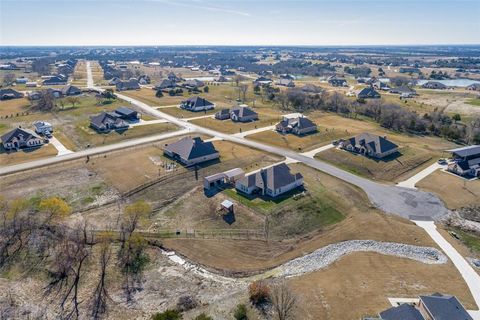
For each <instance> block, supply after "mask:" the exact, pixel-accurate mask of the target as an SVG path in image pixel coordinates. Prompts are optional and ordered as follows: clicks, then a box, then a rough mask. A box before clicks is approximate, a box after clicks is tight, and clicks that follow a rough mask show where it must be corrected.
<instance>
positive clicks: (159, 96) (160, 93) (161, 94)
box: [155, 90, 163, 98]
mask: <svg viewBox="0 0 480 320" xmlns="http://www.w3.org/2000/svg"><path fill="white" fill-rule="evenodd" d="M155 97H157V98H161V97H163V92H162V90H158V91H157V93H155Z"/></svg>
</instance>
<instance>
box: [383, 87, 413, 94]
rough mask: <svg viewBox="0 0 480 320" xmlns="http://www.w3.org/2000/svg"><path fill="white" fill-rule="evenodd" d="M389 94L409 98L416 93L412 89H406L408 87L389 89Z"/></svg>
mask: <svg viewBox="0 0 480 320" xmlns="http://www.w3.org/2000/svg"><path fill="white" fill-rule="evenodd" d="M389 92H390V93H396V94H399V95H404V94H406V95H409V96H414V95H416V94H417V91H415V90H414V89H412V88H410V87H408V86H400V87H395V88H391V89H390V90H389Z"/></svg>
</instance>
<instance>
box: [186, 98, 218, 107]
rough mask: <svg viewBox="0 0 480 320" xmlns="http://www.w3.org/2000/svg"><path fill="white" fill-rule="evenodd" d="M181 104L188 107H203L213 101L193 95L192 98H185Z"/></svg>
mask: <svg viewBox="0 0 480 320" xmlns="http://www.w3.org/2000/svg"><path fill="white" fill-rule="evenodd" d="M182 105H186V106H188V107H189V108H196V107H204V106H209V105H213V103H211V102H210V101H208V100H207V99H205V98H202V97H200V96H195V97H192V98H189V99H187V100H184V101H182Z"/></svg>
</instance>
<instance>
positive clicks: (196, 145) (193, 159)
mask: <svg viewBox="0 0 480 320" xmlns="http://www.w3.org/2000/svg"><path fill="white" fill-rule="evenodd" d="M163 152H164V153H165V154H166V155H167V156H169V157H171V158H173V159H175V160H177V161H179V162H180V163H182V164H184V165H185V166H192V165H195V164H198V163H202V162H206V161H210V160H214V159H218V158H220V154H219V153H218V151H217V150H216V149H215V146H214V145H213V143H212V142H204V141H203V140H202V139H201V138H200V137H195V138H193V139H192V138H190V137H185V138H182V139H180V140H178V141H176V142H174V143H170V144H168V145H166V146H165V148H164V150H163Z"/></svg>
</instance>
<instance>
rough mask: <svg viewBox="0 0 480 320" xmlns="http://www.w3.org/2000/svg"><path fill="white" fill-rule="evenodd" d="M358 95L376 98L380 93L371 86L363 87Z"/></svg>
mask: <svg viewBox="0 0 480 320" xmlns="http://www.w3.org/2000/svg"><path fill="white" fill-rule="evenodd" d="M358 97H360V98H377V97H380V93H378V92H377V91H375V89H373V88H372V87H368V88H363V89H362V90H361V91H360V92H359V93H358Z"/></svg>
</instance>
